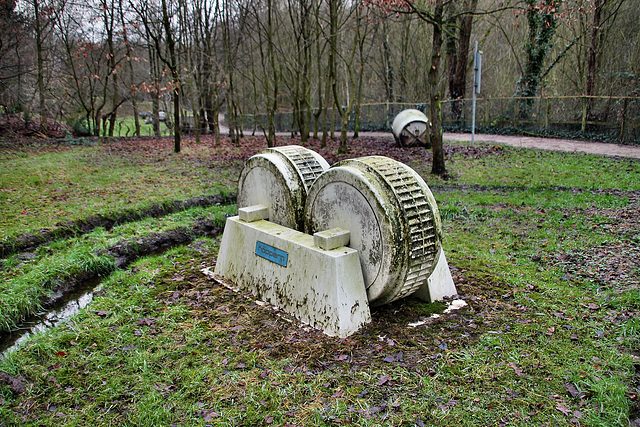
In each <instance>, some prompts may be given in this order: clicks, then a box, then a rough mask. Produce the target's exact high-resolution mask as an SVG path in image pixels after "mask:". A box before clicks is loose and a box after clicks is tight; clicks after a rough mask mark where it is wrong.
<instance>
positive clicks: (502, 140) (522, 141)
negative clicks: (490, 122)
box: [444, 132, 640, 159]
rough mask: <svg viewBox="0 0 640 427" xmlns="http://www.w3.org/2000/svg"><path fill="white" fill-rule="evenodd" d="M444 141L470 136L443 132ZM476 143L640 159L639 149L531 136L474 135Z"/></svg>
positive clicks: (467, 138)
mask: <svg viewBox="0 0 640 427" xmlns="http://www.w3.org/2000/svg"><path fill="white" fill-rule="evenodd" d="M444 139H445V140H449V141H469V142H470V141H471V134H468V133H448V132H445V134H444ZM475 140H476V141H478V142H489V143H493V144H505V145H511V146H514V147H522V148H535V149H538V150H553V151H569V152H574V153H588V154H601V155H604V156H617V157H633V158H636V159H640V147H638V146H631V145H620V144H609V143H603V142H592V141H574V140H570V139H555V138H537V137H531V136H512V135H484V134H476V136H475Z"/></svg>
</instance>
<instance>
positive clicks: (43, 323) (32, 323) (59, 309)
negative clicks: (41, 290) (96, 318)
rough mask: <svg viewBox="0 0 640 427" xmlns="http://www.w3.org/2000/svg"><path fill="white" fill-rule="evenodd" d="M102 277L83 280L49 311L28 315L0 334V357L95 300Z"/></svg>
mask: <svg viewBox="0 0 640 427" xmlns="http://www.w3.org/2000/svg"><path fill="white" fill-rule="evenodd" d="M101 279H102V278H101V277H95V278H92V279H89V280H87V281H85V282H83V283H82V284H81V285H80V286H79V287H78V288H77V289H76V290H75V291H74V292H70V293H68V294H66V295H65V297H64V298H62V299H61V300H60V301H58V302H57V303H56V304H54V305H53V306H52V307H50V308H49V309H47V311H45V312H42V313H40V314H36V315H34V316H30V317H28V318H27V319H26V320H24V321H23V322H22V323H21V324H20V325H18V328H16V329H15V330H13V331H11V332H9V333H6V334H1V335H0V359H1V358H3V357H4V356H5V354H8V353H10V352H12V351H14V350H15V349H17V348H18V346H19V345H20V344H22V343H23V342H24V341H26V340H27V339H28V338H29V337H31V336H33V335H35V334H38V333H41V332H45V331H47V330H48V329H50V328H53V327H54V326H56V325H59V324H60V323H62V322H64V321H65V320H68V319H69V318H71V317H72V316H74V315H75V314H77V313H78V312H79V311H80V310H82V309H83V308H85V307H86V306H87V305H89V303H90V302H91V301H92V300H93V294H94V293H95V292H96V291H97V290H98V288H99V285H100V282H101Z"/></svg>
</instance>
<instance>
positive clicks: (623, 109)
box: [620, 97, 629, 142]
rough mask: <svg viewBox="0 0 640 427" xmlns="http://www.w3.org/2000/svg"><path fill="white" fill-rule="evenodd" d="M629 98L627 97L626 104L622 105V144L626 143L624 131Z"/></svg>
mask: <svg viewBox="0 0 640 427" xmlns="http://www.w3.org/2000/svg"><path fill="white" fill-rule="evenodd" d="M628 101H629V98H627V97H625V98H624V102H623V103H622V121H621V122H620V142H622V141H624V131H625V125H626V123H625V122H626V121H627V102H628Z"/></svg>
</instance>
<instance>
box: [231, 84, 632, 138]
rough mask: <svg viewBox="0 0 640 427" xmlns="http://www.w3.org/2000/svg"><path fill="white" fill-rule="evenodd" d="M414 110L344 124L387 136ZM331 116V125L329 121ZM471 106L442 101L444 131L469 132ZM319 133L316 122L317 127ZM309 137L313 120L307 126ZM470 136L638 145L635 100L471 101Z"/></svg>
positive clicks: (396, 108) (252, 122)
mask: <svg viewBox="0 0 640 427" xmlns="http://www.w3.org/2000/svg"><path fill="white" fill-rule="evenodd" d="M408 108H414V109H417V110H420V111H422V112H423V113H425V114H426V115H427V116H428V109H429V105H428V104H417V103H370V104H362V105H360V110H359V114H357V113H356V112H355V111H354V112H353V113H352V114H351V116H350V118H349V130H352V131H353V130H355V127H356V118H358V130H360V131H389V132H390V131H391V123H392V122H393V119H394V118H395V116H396V115H397V114H398V113H400V112H401V111H403V110H405V109H408ZM328 113H329V114H328V116H329V118H328V119H327V123H328V124H329V123H333V124H334V130H335V131H338V130H339V126H340V118H339V115H338V114H337V111H334V110H333V109H329V111H328ZM332 114H333V119H332V118H331V115H332ZM471 121H472V100H471V99H461V100H454V101H452V100H446V101H442V123H443V128H444V129H445V130H446V131H457V132H471ZM242 122H243V123H242V124H243V128H244V129H246V130H260V129H263V128H266V123H267V117H266V115H264V114H249V115H244V116H243V117H242ZM274 122H275V126H276V130H278V131H282V132H286V131H297V130H298V129H297V128H298V125H297V124H296V123H294V120H293V114H292V112H291V111H281V112H278V113H277V114H276V116H275V117H274ZM318 127H319V129H318V130H322V120H320V121H319V126H318ZM310 129H311V131H313V129H314V123H313V116H312V120H311V124H310ZM476 132H477V133H498V134H526V135H539V136H555V137H564V138H575V139H592V140H597V141H605V142H623V143H626V144H634V145H635V144H637V145H640V97H624V96H598V97H595V96H594V97H588V96H541V97H531V98H525V97H509V98H479V99H477V101H476Z"/></svg>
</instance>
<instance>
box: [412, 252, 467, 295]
mask: <svg viewBox="0 0 640 427" xmlns="http://www.w3.org/2000/svg"><path fill="white" fill-rule="evenodd" d="M457 294H458V291H457V290H456V285H455V284H454V283H453V277H451V271H450V270H449V263H448V262H447V257H446V256H445V254H444V250H442V248H440V253H439V254H438V262H437V264H436V267H435V268H434V269H433V272H432V273H431V275H430V276H429V278H428V279H427V283H425V284H424V285H422V286H421V287H420V288H419V289H418V290H417V291H416V292H415V293H414V295H415V296H416V297H418V298H420V299H421V300H423V301H427V302H433V301H442V299H444V298H445V297H452V296H454V295H457Z"/></svg>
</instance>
